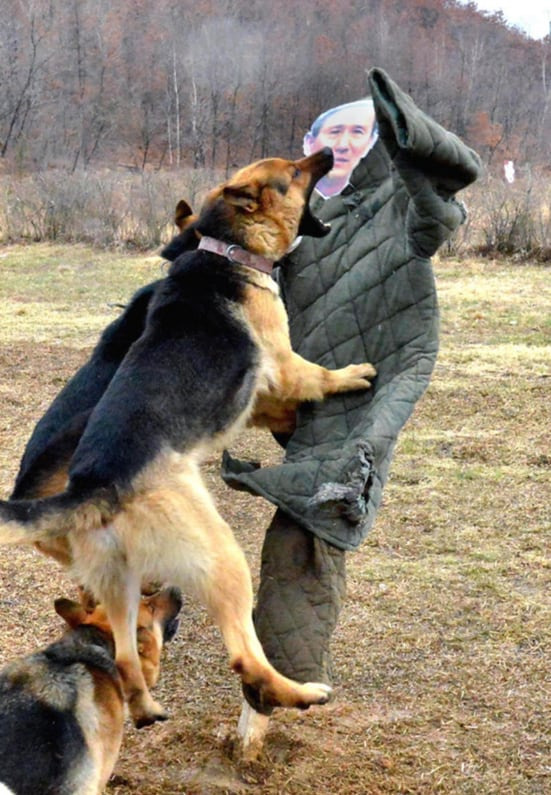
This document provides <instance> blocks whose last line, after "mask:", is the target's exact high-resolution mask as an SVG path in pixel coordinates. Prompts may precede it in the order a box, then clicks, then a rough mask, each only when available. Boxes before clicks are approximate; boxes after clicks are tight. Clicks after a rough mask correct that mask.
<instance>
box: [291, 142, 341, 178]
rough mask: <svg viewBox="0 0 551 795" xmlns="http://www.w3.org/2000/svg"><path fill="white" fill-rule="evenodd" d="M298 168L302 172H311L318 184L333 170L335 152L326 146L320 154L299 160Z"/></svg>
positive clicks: (315, 153) (316, 153)
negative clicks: (319, 180)
mask: <svg viewBox="0 0 551 795" xmlns="http://www.w3.org/2000/svg"><path fill="white" fill-rule="evenodd" d="M297 166H299V168H301V170H303V171H307V172H309V173H310V174H311V175H312V177H313V178H314V180H315V181H316V182H317V181H318V179H321V177H323V176H324V175H325V174H327V173H328V172H329V171H331V169H332V168H333V152H332V150H331V149H330V148H329V147H328V146H325V147H324V148H323V149H320V150H319V152H314V154H313V155H309V157H305V158H304V159H303V160H299V161H298V162H297Z"/></svg>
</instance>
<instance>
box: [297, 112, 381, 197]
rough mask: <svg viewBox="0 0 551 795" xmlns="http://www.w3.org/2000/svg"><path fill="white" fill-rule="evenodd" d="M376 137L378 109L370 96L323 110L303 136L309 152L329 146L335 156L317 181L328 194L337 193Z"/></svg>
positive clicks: (323, 194)
mask: <svg viewBox="0 0 551 795" xmlns="http://www.w3.org/2000/svg"><path fill="white" fill-rule="evenodd" d="M376 140H377V126H376V124H375V109H374V107H373V101H372V100H371V99H362V100H359V101H358V102H350V103H348V104H346V105H339V106H337V107H335V108H330V109H329V110H327V111H325V112H324V113H322V114H321V115H320V116H318V118H317V119H316V120H315V121H314V123H313V124H312V127H311V128H310V130H309V131H308V132H307V133H306V135H305V136H304V153H305V154H307V155H310V154H313V153H314V152H317V151H319V150H320V149H323V147H324V146H329V147H330V148H331V149H332V150H333V156H334V159H335V162H334V166H333V168H332V170H331V171H330V172H329V174H327V175H326V176H325V177H323V178H322V179H321V180H320V181H319V182H318V183H317V185H316V190H317V191H318V192H319V193H321V194H322V196H324V197H325V198H329V197H330V196H335V195H336V194H337V193H340V192H341V191H342V189H343V188H344V187H345V186H346V185H347V184H348V181H349V179H350V175H351V174H352V172H353V171H354V169H355V168H356V166H357V165H358V163H359V161H360V160H361V159H362V157H364V156H365V155H366V154H367V153H368V152H369V150H370V149H371V147H372V146H373V144H374V143H375V141H376Z"/></svg>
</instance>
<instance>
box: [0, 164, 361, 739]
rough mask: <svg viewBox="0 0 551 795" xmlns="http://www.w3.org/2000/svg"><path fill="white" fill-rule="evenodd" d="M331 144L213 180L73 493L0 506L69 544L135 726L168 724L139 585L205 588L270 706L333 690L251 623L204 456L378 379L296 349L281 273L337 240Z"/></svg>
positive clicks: (317, 698)
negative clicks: (311, 246)
mask: <svg viewBox="0 0 551 795" xmlns="http://www.w3.org/2000/svg"><path fill="white" fill-rule="evenodd" d="M332 164H333V157H332V153H331V150H329V149H325V150H322V151H321V152H318V153H316V154H314V155H311V156H310V157H307V158H303V159H301V160H298V161H291V160H284V159H281V158H271V159H267V160H261V161H258V162H256V163H253V164H252V165H250V166H246V167H245V168H243V169H241V170H239V171H238V172H237V173H236V174H235V175H234V176H233V177H231V178H230V179H229V180H228V181H226V182H224V183H223V184H222V185H220V186H218V187H217V188H215V189H214V190H212V191H211V192H210V193H209V194H208V196H207V198H206V200H205V202H204V204H203V206H202V208H201V212H200V213H199V217H198V218H197V220H196V221H194V223H193V224H191V226H190V229H193V233H194V234H199V235H200V236H201V240H200V243H199V248H198V249H197V250H195V251H191V252H186V253H184V254H182V255H180V256H178V257H176V259H175V260H174V262H173V264H172V266H171V268H170V271H169V274H168V276H167V277H166V278H165V279H164V280H162V282H161V284H159V285H158V286H157V288H156V289H155V291H154V294H153V295H152V296H151V298H150V301H149V306H148V311H147V317H146V321H145V327H144V330H143V333H142V334H141V335H140V336H139V338H138V339H137V340H136V341H135V342H134V343H133V344H132V345H131V347H130V349H129V350H128V353H127V354H126V355H125V356H124V358H123V360H122V362H121V363H120V364H119V365H118V367H117V369H116V372H115V374H114V375H113V377H112V379H111V380H110V381H109V383H108V386H107V388H106V389H105V391H104V393H103V394H102V396H101V398H100V399H99V401H98V402H97V405H95V407H94V408H93V409H92V411H91V413H90V416H89V417H88V419H87V422H86V426H85V428H84V430H83V432H82V435H81V437H80V439H79V441H78V445H77V447H76V450H75V451H74V454H73V455H72V457H71V460H70V466H69V470H68V482H67V485H66V487H65V489H64V491H63V492H62V493H59V494H55V495H54V496H50V497H46V498H38V499H34V500H28V499H27V500H12V501H9V502H6V501H3V502H0V543H22V542H43V543H49V542H50V541H52V540H54V539H57V538H60V537H64V538H66V539H67V543H68V548H69V555H68V561H69V563H70V566H71V570H72V573H73V575H74V576H75V578H76V579H77V581H78V582H80V583H82V584H83V585H84V586H85V587H86V588H87V589H89V590H90V591H91V592H92V593H93V594H94V595H95V596H96V597H97V598H98V600H99V601H100V602H102V603H103V604H104V605H105V609H106V613H107V617H108V619H109V622H110V624H111V626H112V628H113V634H114V638H115V645H116V661H117V666H118V668H119V671H120V672H121V676H122V680H123V685H124V690H125V695H126V697H127V700H128V704H129V708H130V712H131V714H132V717H133V719H134V722H135V723H136V725H137V726H141V725H146V724H148V723H151V722H153V721H155V720H159V719H163V718H164V717H165V713H164V711H163V709H162V707H161V706H160V705H159V704H157V703H156V702H155V701H154V700H153V699H152V697H151V695H150V693H149V691H148V689H147V685H146V682H145V679H144V676H143V673H142V671H141V668H140V665H139V658H138V654H137V649H136V638H135V631H134V628H135V626H136V618H137V607H138V604H139V598H140V585H141V583H142V582H147V581H151V580H153V581H160V582H170V583H174V584H176V585H178V586H181V587H182V588H184V589H187V590H191V591H192V593H193V594H194V595H195V596H197V597H198V598H199V599H200V600H201V601H202V603H203V604H204V605H205V606H206V607H207V609H208V612H209V614H210V616H211V617H212V619H213V620H214V622H215V623H216V624H217V625H218V627H219V628H220V630H221V633H222V636H223V639H224V642H225V644H226V647H227V650H228V652H229V657H230V664H231V667H232V669H233V670H234V671H236V672H237V673H239V674H240V675H241V677H242V679H243V681H244V682H245V683H247V684H250V685H252V686H253V687H254V688H255V689H256V690H258V692H259V694H260V698H261V699H262V700H263V702H264V703H265V704H270V705H276V706H277V705H280V706H288V707H293V706H294V707H300V708H306V707H308V706H309V705H311V704H319V703H325V702H326V701H327V699H328V697H329V694H330V688H329V687H328V686H327V685H324V684H322V683H306V684H298V683H297V682H294V681H292V680H290V679H287V678H286V677H283V676H281V675H280V674H278V673H277V671H275V669H274V668H273V667H272V666H271V665H270V663H269V662H268V660H267V659H266V657H265V655H264V652H263V650H262V647H261V645H260V643H259V641H258V639H257V637H256V634H255V632H254V627H253V623H252V587H251V579H250V573H249V570H248V567H247V563H246V561H245V557H244V555H243V553H242V551H241V549H240V548H239V546H238V545H237V543H236V541H235V539H234V537H233V534H232V532H231V530H230V528H229V527H228V525H227V524H226V523H225V522H224V521H223V519H222V518H221V517H220V515H219V513H218V511H217V510H216V508H215V506H214V503H213V500H212V498H211V496H210V494H209V493H208V491H207V489H206V487H205V485H204V483H203V480H202V478H201V475H200V469H199V465H200V463H201V461H202V460H203V459H204V457H205V455H208V454H209V453H210V452H211V451H212V450H213V449H219V448H221V447H223V446H224V445H225V444H227V443H228V442H229V440H230V439H231V438H233V436H234V435H235V434H236V433H237V432H238V431H239V430H240V429H241V428H242V427H243V426H244V425H245V424H246V423H247V422H248V421H252V422H255V423H258V424H262V425H266V426H268V427H275V428H276V429H277V428H278V427H279V423H281V421H282V420H281V418H282V417H283V418H284V422H286V418H287V416H288V414H289V411H292V410H293V409H294V407H296V405H297V404H298V403H299V402H302V401H312V400H321V399H323V398H324V397H325V396H327V395H331V394H334V393H337V392H345V391H350V390H358V389H367V388H369V386H370V383H369V380H368V379H369V378H371V377H372V376H373V375H374V369H373V367H372V366H371V365H370V364H367V363H362V364H351V365H349V366H347V367H344V368H341V369H339V370H333V371H331V370H328V369H326V368H324V367H321V366H319V365H316V364H313V363H310V362H307V361H305V360H304V359H302V358H301V357H300V356H298V355H297V354H296V353H294V352H293V350H292V348H291V344H290V339H289V331H288V324H287V317H286V313H285V309H284V307H283V303H282V301H281V299H280V296H279V291H278V288H277V286H276V284H275V282H274V281H273V279H272V278H271V276H270V273H269V271H270V268H271V265H272V264H273V262H275V261H277V260H279V259H281V258H282V257H283V255H284V254H285V253H286V252H287V250H288V249H289V247H290V245H291V243H292V242H293V241H294V239H295V238H296V236H297V234H310V235H317V236H323V235H324V234H325V233H326V232H327V231H328V228H327V227H326V226H325V225H324V224H322V223H321V222H320V221H318V220H317V219H315V218H314V217H313V216H312V215H311V213H310V211H309V208H308V200H309V197H310V195H311V192H312V190H313V187H314V185H315V183H316V182H317V181H318V180H319V179H320V178H321V177H322V176H323V175H324V174H326V173H327V172H328V171H329V170H330V169H331V167H332Z"/></svg>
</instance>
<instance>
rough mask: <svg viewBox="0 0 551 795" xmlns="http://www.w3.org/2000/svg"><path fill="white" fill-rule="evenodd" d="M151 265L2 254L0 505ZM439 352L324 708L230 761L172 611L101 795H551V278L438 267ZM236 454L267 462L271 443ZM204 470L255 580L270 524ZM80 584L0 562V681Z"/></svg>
mask: <svg viewBox="0 0 551 795" xmlns="http://www.w3.org/2000/svg"><path fill="white" fill-rule="evenodd" d="M160 263H161V261H160V260H159V259H158V258H157V257H149V258H147V257H144V256H123V255H118V254H113V253H108V252H97V251H94V250H92V249H88V248H84V247H80V246H74V247H54V246H48V245H42V244H41V245H35V246H28V247H23V246H21V247H17V246H13V247H7V248H3V249H0V292H1V302H0V306H1V312H0V400H1V407H2V409H1V412H0V464H1V466H0V487H1V493H2V494H3V495H7V494H8V493H9V491H10V489H11V484H12V482H13V479H14V476H15V473H16V471H17V466H18V460H19V457H20V456H21V454H22V452H23V448H24V445H25V442H26V439H27V438H28V436H29V434H30V432H31V430H32V428H33V425H34V423H35V422H36V421H37V420H38V418H39V417H40V416H41V414H42V412H43V411H44V410H45V409H46V407H47V406H48V404H49V402H50V400H51V399H52V398H53V397H54V395H55V394H56V392H57V391H58V390H59V389H60V387H61V386H62V384H63V383H64V382H65V380H66V379H67V377H68V376H70V375H71V373H73V372H74V371H75V369H76V368H77V367H78V366H79V365H80V364H81V363H82V362H83V360H84V359H85V357H86V356H87V353H88V352H89V351H90V348H91V346H92V345H93V344H94V342H95V340H96V338H97V335H98V332H99V331H100V330H101V329H102V328H103V327H104V326H105V325H106V324H107V323H108V322H109V321H110V320H111V319H112V318H113V317H115V313H116V312H117V311H118V310H117V309H116V308H114V307H113V306H112V304H115V303H117V302H121V301H124V300H126V299H127V298H128V297H129V295H130V294H131V293H132V292H133V290H134V289H135V288H137V287H138V286H140V285H141V284H144V283H146V282H147V281H149V280H151V279H153V278H156V277H157V276H158V275H159V272H160V270H159V269H160ZM435 271H436V274H437V280H438V288H439V295H440V303H441V311H442V346H441V353H440V357H439V361H438V364H437V367H436V371H435V374H434V378H433V381H432V385H431V387H430V389H429V391H428V392H427V394H426V396H425V397H424V398H423V400H422V401H421V402H420V404H419V405H418V407H417V410H416V412H415V414H414V416H413V418H412V419H411V421H410V422H409V424H408V425H407V427H406V429H405V430H404V432H403V433H402V435H401V438H400V441H399V444H398V447H397V450H396V455H395V459H394V465H393V469H392V475H391V478H390V481H389V483H388V486H387V489H386V493H385V499H384V503H383V507H382V509H381V511H380V514H379V517H378V520H377V523H376V527H375V529H374V530H373V531H372V533H371V535H370V536H369V538H368V540H367V541H366V543H365V544H364V546H363V547H362V549H361V550H360V551H359V552H357V553H355V554H351V555H350V556H349V565H348V600H347V605H346V608H345V610H344V612H343V615H342V621H341V624H340V626H339V629H338V631H337V634H336V637H335V642H334V658H335V668H336V683H335V684H336V700H335V702H334V703H333V704H332V705H330V706H329V707H325V708H316V709H312V710H310V711H309V712H306V713H296V712H291V711H287V712H285V711H278V712H277V713H276V714H275V715H274V718H273V720H272V722H271V725H270V731H269V735H268V738H267V743H266V749H265V754H264V756H263V757H262V758H261V759H260V760H259V761H258V762H256V763H254V764H249V765H242V764H240V763H239V762H238V761H236V760H235V758H234V756H233V753H232V736H233V732H234V729H235V725H236V721H237V718H238V715H239V709H240V689H239V685H238V682H237V680H236V678H235V677H234V676H233V675H231V674H230V673H229V672H228V669H227V663H226V658H225V654H224V650H223V647H222V643H221V640H220V638H219V636H218V634H217V632H216V631H215V630H214V629H213V628H212V627H211V626H210V624H209V622H208V620H207V618H206V616H205V614H204V612H203V611H202V610H200V609H199V608H198V607H197V606H196V605H194V604H192V603H189V602H186V605H185V608H184V616H183V619H182V622H181V627H180V632H179V635H178V637H177V638H176V639H175V641H174V642H173V643H172V644H171V645H170V646H169V647H168V648H167V650H166V654H165V662H164V669H163V673H162V681H161V683H160V685H159V688H158V692H157V695H158V697H159V699H160V700H161V701H162V702H163V703H164V704H165V705H166V706H167V707H169V709H170V713H171V719H170V720H169V721H168V722H167V723H165V724H162V725H157V726H154V727H151V728H149V729H145V730H142V731H140V732H137V731H135V730H134V729H133V728H132V727H131V726H130V725H128V728H127V732H126V736H125V741H124V745H123V751H122V755H121V758H120V760H119V763H118V765H117V768H116V771H115V775H114V777H113V779H112V780H111V782H110V783H109V786H108V789H107V792H108V793H109V795H130V793H140V795H158V794H159V793H166V794H167V795H172V794H173V793H187V795H225V794H226V793H232V795H233V793H238V794H241V793H243V795H247V793H261V794H262V795H276V794H277V795H326V794H327V795H329V794H331V795H333V794H334V793H342V794H343V795H383V793H384V795H398V793H415V795H421V794H423V795H425V794H426V795H429V794H431V795H432V793H442V794H445V795H475V793H476V795H542V794H543V793H551V671H550V661H551V536H550V531H551V438H550V437H551V287H550V277H551V272H550V270H549V269H548V268H547V269H545V268H543V267H536V266H531V265H529V264H524V265H512V264H506V263H500V262H495V261H472V260H471V261H455V260H444V261H440V262H437V263H436V264H435ZM234 452H236V453H237V454H242V455H243V456H245V457H249V458H256V459H259V460H261V461H264V462H266V463H267V462H269V461H271V460H274V459H275V458H276V457H277V456H279V451H278V448H277V446H276V445H275V443H274V442H273V441H272V440H271V439H270V437H269V436H268V435H266V434H261V433H259V432H254V433H253V432H251V433H247V434H246V435H244V436H243V437H242V439H241V440H240V442H239V444H238V445H237V447H236V448H235V450H234ZM217 470H218V462H217V461H216V460H212V461H211V462H209V463H208V464H207V466H206V467H205V473H206V477H207V478H208V481H209V483H210V484H211V486H212V488H213V490H214V491H215V493H216V494H217V497H218V500H219V503H220V505H221V510H222V512H223V514H224V515H225V516H226V517H227V518H228V520H229V521H230V523H231V524H232V525H233V527H234V528H235V532H236V534H237V536H238V537H239V539H240V541H241V543H242V544H243V546H244V548H245V549H246V551H247V555H248V557H249V560H250V562H251V566H252V569H253V572H256V570H257V567H258V553H259V549H260V545H261V540H262V534H263V529H264V528H265V526H266V524H267V522H268V519H269V517H270V515H271V512H272V509H271V506H270V505H268V504H267V503H265V502H263V501H262V500H260V499H253V498H252V497H250V496H248V495H245V494H241V493H237V492H232V491H230V490H229V489H227V488H226V487H225V486H224V485H223V484H222V482H221V480H220V479H219V477H218V474H217ZM74 593H75V588H74V584H73V583H72V582H71V581H70V580H69V579H68V577H67V576H66V575H65V574H64V572H63V571H62V570H61V569H60V568H59V567H58V566H57V564H55V563H54V562H53V561H51V560H49V559H45V558H43V557H41V556H40V555H39V554H38V553H35V552H34V551H33V550H31V549H23V548H7V547H6V548H4V549H3V550H2V554H1V558H0V607H1V612H0V662H2V663H3V662H5V661H7V660H9V659H12V658H13V657H15V656H16V655H19V654H23V653H26V652H28V651H30V650H32V649H34V648H36V647H37V646H38V645H40V644H45V643H47V642H49V641H50V640H51V639H52V638H54V637H55V636H56V635H57V634H58V632H59V631H60V629H61V622H60V620H59V619H57V617H56V616H55V614H54V612H53V609H52V601H53V599H54V598H55V597H57V596H62V595H68V596H72V595H74Z"/></svg>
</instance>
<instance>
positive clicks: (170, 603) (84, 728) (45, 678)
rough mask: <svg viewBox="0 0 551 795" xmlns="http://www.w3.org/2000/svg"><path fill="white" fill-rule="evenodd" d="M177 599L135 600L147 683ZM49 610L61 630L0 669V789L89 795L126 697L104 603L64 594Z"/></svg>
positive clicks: (116, 742)
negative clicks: (89, 606) (88, 604)
mask: <svg viewBox="0 0 551 795" xmlns="http://www.w3.org/2000/svg"><path fill="white" fill-rule="evenodd" d="M181 604H182V601H181V596H180V593H179V591H178V589H176V588H167V589H165V590H164V591H161V592H159V593H158V594H155V595H153V596H151V597H148V598H143V599H142V600H141V603H140V607H139V610H138V625H137V635H136V638H137V644H138V651H139V658H140V664H141V670H142V672H143V676H144V678H145V681H146V682H147V684H148V686H150V687H153V686H154V685H155V684H156V683H157V680H158V677H159V668H160V658H161V651H162V647H163V643H166V642H168V641H169V640H171V639H172V637H174V634H175V633H176V629H177V626H178V619H177V615H178V612H179V611H180V608H181ZM55 609H56V612H57V613H58V615H60V616H61V617H62V618H63V619H64V620H65V621H66V622H67V624H68V626H69V629H68V631H67V632H66V633H65V634H64V635H63V636H62V637H61V638H60V639H59V640H57V641H56V642H55V643H52V644H51V645H50V646H48V647H47V648H45V649H42V650H41V651H38V652H35V653H34V654H30V655H28V656H27V657H24V658H23V659H19V660H16V661H15V662H12V663H11V664H9V665H8V666H7V667H6V668H4V669H3V670H2V671H1V672H0V711H1V713H2V720H1V721H0V791H1V792H12V793H15V795H38V793H48V792H49V793H57V795H63V793H65V794H66V795H69V794H70V795H96V794H99V793H101V792H103V788H104V786H105V784H106V782H107V779H108V778H109V776H110V775H111V773H112V771H113V767H114V765H115V762H116V760H117V757H118V753H119V749H120V745H121V740H122V734H123V723H124V716H125V704H124V697H123V687H122V681H121V677H120V675H119V672H118V669H117V666H116V665H115V644H114V641H113V635H112V632H111V628H110V626H109V622H108V620H107V616H106V613H105V610H104V609H103V608H102V607H101V605H98V606H97V607H96V608H95V609H94V611H93V612H92V613H88V612H86V610H85V609H84V608H83V607H82V605H80V604H79V603H78V602H72V601H71V600H69V599H58V600H56V602H55ZM2 786H3V787H4V789H3V788H2ZM6 787H7V788H9V789H5V788H6Z"/></svg>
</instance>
